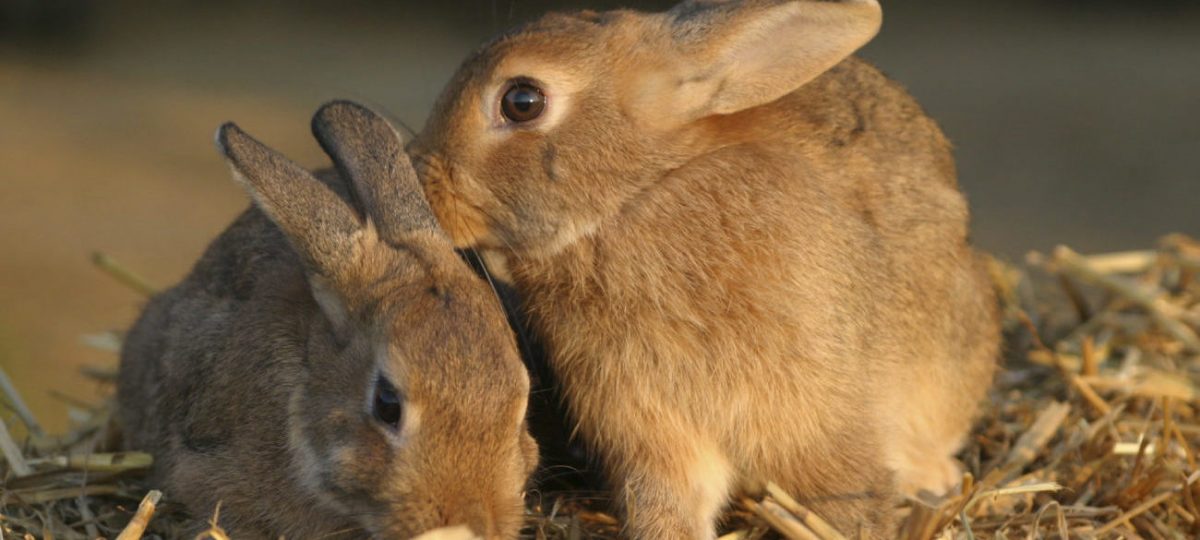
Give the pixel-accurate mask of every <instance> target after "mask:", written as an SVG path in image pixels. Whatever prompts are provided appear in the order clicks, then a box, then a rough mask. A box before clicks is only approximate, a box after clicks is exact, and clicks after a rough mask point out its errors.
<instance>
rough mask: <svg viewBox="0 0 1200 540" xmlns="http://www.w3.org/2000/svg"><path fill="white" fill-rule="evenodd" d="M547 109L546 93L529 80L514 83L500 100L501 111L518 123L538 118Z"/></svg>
mask: <svg viewBox="0 0 1200 540" xmlns="http://www.w3.org/2000/svg"><path fill="white" fill-rule="evenodd" d="M545 110H546V94H543V93H542V90H541V89H540V88H538V87H536V86H534V85H532V84H529V83H527V82H519V83H516V84H513V85H512V86H511V87H509V89H508V91H506V92H504V97H503V98H501V100H500V112H502V113H504V117H505V118H507V119H508V120H509V121H510V122H514V123H517V124H520V123H524V122H529V121H532V120H536V119H537V118H538V117H539V116H541V115H542V112H543V111H545Z"/></svg>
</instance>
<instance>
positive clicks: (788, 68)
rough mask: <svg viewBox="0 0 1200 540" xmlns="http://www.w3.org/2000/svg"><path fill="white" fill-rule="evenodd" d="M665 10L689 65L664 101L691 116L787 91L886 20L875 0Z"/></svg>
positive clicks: (721, 0)
mask: <svg viewBox="0 0 1200 540" xmlns="http://www.w3.org/2000/svg"><path fill="white" fill-rule="evenodd" d="M666 17H667V21H668V26H669V31H670V32H671V37H672V40H673V41H674V42H675V43H676V44H677V46H678V47H679V50H680V51H681V53H682V60H683V62H682V63H683V66H682V69H683V73H678V74H676V75H677V78H675V80H676V81H680V82H679V83H678V85H677V87H675V88H674V92H671V91H670V90H671V89H670V88H667V89H665V90H667V92H666V93H667V94H673V95H663V96H659V97H661V98H666V99H668V100H670V101H665V102H664V103H663V104H660V105H665V104H668V103H671V102H674V103H675V104H676V107H675V109H676V111H677V112H678V113H679V114H681V115H682V116H684V117H685V119H687V120H691V119H696V118H701V117H704V116H708V115H714V114H729V113H733V112H737V111H740V110H744V109H748V108H750V107H755V106H758V105H762V104H765V103H769V102H771V101H774V100H776V99H779V98H781V97H783V96H784V95H787V94H788V93H790V92H792V91H794V90H796V89H797V88H799V87H800V86H802V85H804V84H805V83H807V82H809V81H811V80H813V79H815V78H816V77H817V76H819V75H821V74H822V73H824V72H825V71H827V70H829V68H832V67H833V66H835V65H837V64H838V63H839V62H841V61H842V60H844V59H845V58H846V57H848V56H850V55H851V54H853V53H854V51H856V50H858V49H859V48H860V47H862V46H863V45H865V44H866V43H867V42H868V41H870V40H871V39H872V38H873V37H875V35H876V34H877V33H878V32H879V27H880V24H881V22H882V13H881V10H880V7H879V3H878V1H877V0H840V1H813V0H807V1H779V0H775V1H770V0H768V1H752V0H746V1H737V0H734V1H725V0H690V1H686V2H684V3H682V4H680V5H678V6H676V7H675V8H674V9H672V10H671V11H669V12H667V13H666ZM680 106H682V109H680V108H679V107H680Z"/></svg>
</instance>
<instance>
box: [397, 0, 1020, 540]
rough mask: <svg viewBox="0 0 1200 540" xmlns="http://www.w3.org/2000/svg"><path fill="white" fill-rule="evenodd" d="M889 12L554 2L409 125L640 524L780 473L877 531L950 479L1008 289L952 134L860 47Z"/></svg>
mask: <svg viewBox="0 0 1200 540" xmlns="http://www.w3.org/2000/svg"><path fill="white" fill-rule="evenodd" d="M878 13H879V9H878V4H877V3H876V2H874V1H873V0H857V1H856V0H849V1H845V2H841V3H838V2H783V1H773V2H736V1H730V2H708V1H692V2H685V3H683V4H681V5H680V6H678V7H677V8H676V9H674V10H672V11H670V12H667V13H665V14H644V13H637V12H611V13H592V12H584V13H579V14H573V15H550V16H547V17H546V18H544V19H542V20H540V21H538V22H535V23H532V24H530V25H528V26H526V27H523V28H520V29H518V30H516V31H513V32H511V33H509V34H505V35H504V36H501V37H500V38H498V39H497V40H496V41H494V42H492V43H490V44H488V45H485V46H484V47H483V48H481V49H480V51H479V52H477V53H476V54H475V55H474V56H473V57H471V58H470V59H469V60H468V61H467V62H466V63H465V64H464V66H463V67H462V68H461V69H460V71H459V74H458V75H457V76H456V77H455V78H454V80H452V82H451V83H450V85H449V87H448V88H447V90H446V91H445V93H444V94H443V97H442V100H441V101H439V104H438V106H437V107H436V108H435V112H434V114H433V115H432V116H431V117H430V121H429V123H428V124H427V125H426V127H425V129H424V131H423V132H422V133H421V134H420V135H419V136H418V137H417V139H416V140H415V141H413V143H411V144H410V147H409V149H410V152H411V153H412V155H413V157H414V163H415V164H416V166H417V170H418V174H419V175H420V176H421V179H422V181H423V182H424V185H425V191H426V194H427V195H428V197H429V199H430V202H431V205H432V206H433V209H434V211H435V213H436V214H437V216H438V218H439V221H440V222H441V223H442V226H443V227H444V228H446V229H447V230H448V231H449V233H450V235H451V237H452V238H453V239H454V241H455V243H456V244H457V245H460V246H474V247H478V248H481V249H484V250H486V251H488V252H489V253H490V256H489V257H488V259H489V260H491V261H501V262H502V264H499V265H495V266H496V268H497V270H498V271H500V272H502V273H503V274H504V275H505V276H506V277H507V278H508V279H511V281H512V282H513V283H514V284H515V286H516V288H517V290H518V291H519V292H520V293H521V294H522V295H523V297H524V299H525V303H526V309H527V316H528V319H529V323H530V326H531V327H532V328H533V330H534V331H535V332H536V333H537V334H538V336H539V337H540V338H541V339H542V341H543V342H544V344H545V346H546V348H547V351H548V362H549V363H550V367H551V369H552V370H553V371H554V372H555V374H556V375H557V376H558V378H559V379H560V381H561V383H562V386H563V394H564V396H565V401H566V404H567V405H568V407H569V409H570V411H571V413H572V415H573V417H574V419H575V421H576V422H577V423H578V433H579V434H580V436H581V437H582V438H583V439H584V440H585V441H586V442H587V443H589V444H590V445H591V446H592V447H593V448H594V449H595V451H596V452H597V454H598V455H599V457H600V459H601V461H602V462H603V464H604V466H605V467H606V470H607V472H608V475H609V477H610V480H611V481H612V483H613V485H614V487H615V489H616V490H617V492H618V496H617V497H616V500H617V502H618V503H619V504H620V505H621V506H622V507H623V508H624V510H625V515H626V523H627V531H628V533H629V535H630V536H631V537H632V538H635V539H664V538H688V539H706V538H709V539H710V538H715V530H716V529H715V523H716V521H717V519H718V516H719V513H720V511H721V510H722V509H723V508H724V507H725V506H726V505H727V503H728V501H729V500H730V499H731V497H733V496H734V495H736V494H738V493H751V494H752V493H757V492H761V490H762V489H763V488H764V486H765V484H766V483H768V482H774V483H776V484H778V485H780V486H781V487H782V488H783V489H785V490H786V491H788V492H790V493H792V494H793V495H796V496H797V497H798V498H800V499H801V500H803V501H804V502H805V503H806V504H808V505H809V506H810V507H811V508H812V509H813V510H814V511H816V512H817V513H818V514H820V515H822V516H825V517H826V518H827V519H829V520H830V521H831V522H832V523H833V524H834V525H835V527H837V528H839V529H840V530H842V532H843V533H845V534H847V535H851V536H852V537H866V538H888V537H891V535H892V534H894V525H895V524H894V520H893V518H892V517H891V514H892V503H893V502H894V497H896V495H897V494H905V495H915V494H917V493H918V492H920V491H931V492H934V493H937V494H940V493H943V492H945V491H946V490H947V489H949V488H951V487H952V486H954V485H955V484H956V483H957V481H958V480H959V475H960V473H959V472H958V467H957V465H956V462H955V461H954V459H953V454H954V453H955V452H956V451H957V450H958V448H959V446H960V444H961V443H962V442H963V439H964V437H965V436H966V434H967V431H968V429H969V427H970V423H971V420H972V418H973V417H974V415H975V414H976V411H977V403H978V402H979V401H980V400H981V398H982V397H983V395H984V393H985V391H986V389H987V387H988V386H989V383H990V380H991V376H992V373H993V370H994V367H995V358H996V356H997V348H998V339H999V330H998V322H997V314H996V308H995V305H994V297H993V292H992V290H991V287H990V280H989V279H988V277H987V274H986V272H985V270H984V266H983V263H982V259H981V256H979V255H978V254H976V253H975V252H974V251H973V250H972V248H971V247H970V246H969V245H968V243H967V225H968V209H967V204H966V201H965V200H964V198H963V196H962V195H961V193H960V192H959V189H958V186H957V181H956V172H955V167H954V161H953V157H952V155H951V151H950V145H949V144H948V143H947V141H946V139H945V138H944V136H943V134H942V132H941V131H940V130H939V128H938V127H937V125H936V124H935V123H934V122H933V121H932V120H931V119H929V118H928V117H927V116H926V115H925V113H924V112H923V111H922V110H921V108H920V107H919V106H918V104H917V103H916V102H915V101H914V100H913V99H912V97H910V96H909V95H908V94H907V93H906V92H905V91H904V90H903V89H902V88H900V87H899V85H897V84H896V83H894V82H892V81H890V80H888V79H887V78H886V77H884V76H883V75H882V74H881V73H879V71H878V70H876V69H875V68H874V67H872V66H870V65H869V64H867V63H866V62H864V61H861V60H859V59H856V58H854V57H850V56H849V55H850V53H852V52H853V50H854V49H857V48H858V47H859V46H861V45H862V44H863V43H865V42H866V41H867V40H869V39H870V37H872V36H873V35H874V33H875V31H876V30H877V28H878V21H879V17H878ZM531 88H532V89H531ZM539 96H541V97H539ZM498 97H499V98H500V102H499V104H498V105H491V103H494V102H495V101H494V100H496V99H497V98H498ZM513 103H517V104H519V105H521V106H520V107H514V105H513ZM481 105H482V106H481ZM538 107H541V108H538ZM531 110H532V111H534V112H535V113H540V114H537V115H530V114H529V113H528V111H531ZM530 116H534V117H533V118H532V119H529V117H530Z"/></svg>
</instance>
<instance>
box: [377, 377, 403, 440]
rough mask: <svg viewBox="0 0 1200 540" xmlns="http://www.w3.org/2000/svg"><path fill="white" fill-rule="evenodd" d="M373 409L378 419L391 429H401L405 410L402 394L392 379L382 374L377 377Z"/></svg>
mask: <svg viewBox="0 0 1200 540" xmlns="http://www.w3.org/2000/svg"><path fill="white" fill-rule="evenodd" d="M372 409H373V410H372V411H371V413H372V415H374V416H375V420H376V421H378V422H379V423H381V424H383V425H385V426H387V427H389V428H391V429H394V430H397V431H398V430H399V429H400V417H401V416H402V414H401V413H402V412H403V410H402V406H401V404H400V394H399V392H397V391H396V387H395V386H392V383H391V381H389V380H387V379H386V378H384V377H383V376H382V375H381V376H379V378H377V379H375V403H374V404H373V406H372Z"/></svg>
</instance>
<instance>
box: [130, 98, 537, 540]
mask: <svg viewBox="0 0 1200 540" xmlns="http://www.w3.org/2000/svg"><path fill="white" fill-rule="evenodd" d="M313 132H314V134H315V135H316V137H317V139H318V140H319V141H320V143H321V145H322V147H323V148H324V149H325V151H326V153H328V154H329V155H330V156H331V157H332V158H333V161H334V163H335V164H336V166H337V170H338V173H336V174H335V173H332V172H323V173H318V174H316V175H314V174H312V173H310V172H309V171H307V170H304V169H302V168H301V167H299V166H298V165H296V164H294V163H292V162H291V161H289V160H287V159H286V158H284V157H283V156H281V155H279V154H277V153H276V152H274V151H273V150H271V149H269V148H267V147H266V146H263V145H262V144H261V143H259V142H258V141H256V140H255V139H253V138H251V137H250V136H248V135H246V134H245V133H244V132H242V131H241V130H240V129H239V128H238V127H236V126H235V125H233V124H226V125H224V126H222V127H221V128H220V129H219V131H218V133H217V145H218V147H219V148H220V150H221V152H222V153H223V154H224V155H225V157H226V159H227V160H228V162H229V165H230V166H231V168H232V169H233V173H234V177H235V178H236V179H237V181H238V182H239V183H240V184H242V186H243V187H245V188H246V190H247V191H248V192H249V194H250V196H251V197H252V199H253V201H254V206H252V207H251V208H250V209H249V210H247V211H246V212H245V213H243V214H242V215H241V216H240V217H238V218H237V220H236V221H235V222H234V223H233V224H232V225H231V226H230V227H229V228H228V229H227V230H226V231H225V232H224V233H223V234H221V236H220V237H219V238H218V239H217V240H216V241H214V242H213V244H212V245H211V246H210V247H209V248H208V250H207V252H206V253H205V254H204V255H203V256H202V258H201V259H200V261H199V262H198V263H197V264H196V266H195V268H194V269H193V270H192V272H191V273H190V275H188V276H187V277H186V278H185V279H184V280H183V282H181V283H179V284H178V285H176V286H175V287H173V288H171V289H170V290H168V291H166V292H164V293H162V294H159V295H157V296H156V297H154V298H153V299H152V300H151V301H150V303H149V304H148V305H147V306H146V308H145V310H144V312H143V313H142V315H141V317H140V319H139V320H138V321H137V323H136V324H135V325H134V327H133V329H132V330H131V331H130V333H129V335H128V338H127V340H126V342H125V345H124V348H123V350H122V354H121V369H120V378H119V381H118V394H119V420H120V423H121V424H122V427H123V430H124V433H125V434H126V439H127V444H128V445H129V446H131V447H133V448H138V449H144V450H147V451H150V452H152V453H153V455H154V456H155V460H156V461H155V466H154V479H155V482H156V484H157V485H159V486H161V487H162V488H163V489H164V491H165V493H166V496H167V497H168V498H169V499H170V500H174V501H178V502H181V503H183V504H184V505H186V507H187V509H188V510H189V511H190V513H192V514H193V515H194V516H196V517H199V518H205V517H208V516H209V515H211V514H212V513H213V511H214V509H215V508H216V507H217V505H218V504H220V519H221V525H222V526H223V527H225V528H226V530H228V531H229V532H230V533H231V534H232V535H234V536H235V537H237V538H268V537H269V538H278V537H280V536H284V537H288V538H317V537H350V538H361V537H364V536H368V535H369V536H372V537H376V538H410V537H413V536H416V535H418V534H422V533H426V532H427V531H430V530H432V529H435V528H438V527H446V526H457V528H456V529H453V530H450V531H449V532H436V533H429V534H428V535H426V536H423V538H435V537H436V538H487V539H508V538H515V537H516V535H517V532H518V530H519V528H520V526H521V523H522V519H523V512H524V505H523V499H522V491H523V489H524V487H525V484H526V481H527V479H528V477H529V475H530V473H531V472H532V470H533V468H534V467H535V465H536V462H537V448H536V445H535V443H534V441H533V439H532V438H531V437H530V436H529V435H528V432H527V429H526V421H525V409H526V404H527V398H528V392H529V377H528V374H527V372H526V371H525V369H524V367H523V365H522V363H521V359H520V356H519V355H518V352H517V349H516V343H515V341H514V337H513V334H512V331H511V329H510V328H509V327H508V325H507V323H506V321H505V317H504V313H503V312H502V310H501V307H500V305H499V304H498V302H497V301H496V299H495V297H494V296H493V294H492V292H491V290H490V289H489V288H488V287H487V285H486V284H485V283H484V282H482V281H481V280H480V279H478V278H477V277H476V276H475V275H474V274H473V273H472V272H471V270H470V269H469V268H468V266H467V265H466V264H465V263H464V262H463V261H462V260H461V259H460V258H459V257H458V256H457V254H456V253H455V251H454V249H453V248H452V246H451V244H450V240H449V239H448V238H447V237H446V236H445V235H444V233H443V232H442V231H441V230H440V229H439V228H438V226H437V223H436V221H435V219H434V217H433V214H432V212H431V210H430V208H429V205H428V203H427V202H426V201H425V199H424V196H423V195H422V193H421V187H420V184H419V183H418V181H417V178H416V176H415V173H414V171H413V169H412V166H411V164H410V163H409V161H408V158H407V156H406V155H405V153H404V151H403V143H402V141H401V138H400V136H399V135H398V134H397V133H396V132H395V130H394V129H393V128H392V127H391V126H390V125H389V124H388V123H387V122H386V121H385V120H384V119H383V118H381V117H380V116H378V115H376V114H375V113H373V112H371V111H369V110H367V109H366V108H364V107H361V106H359V105H355V104H353V103H349V102H344V101H335V102H331V103H329V104H327V105H325V106H324V107H322V108H321V109H320V110H319V111H318V112H317V114H316V115H315V117H314V119H313Z"/></svg>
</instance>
